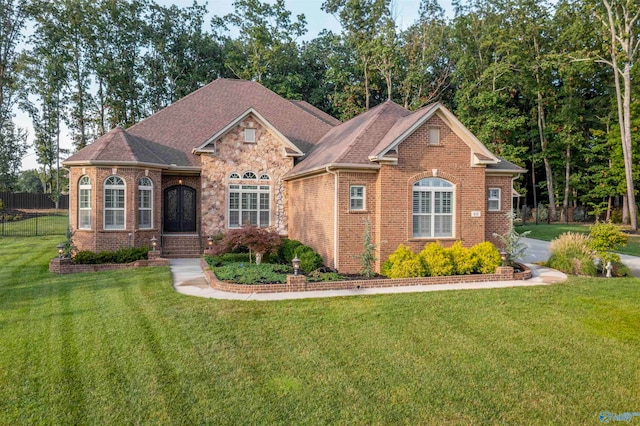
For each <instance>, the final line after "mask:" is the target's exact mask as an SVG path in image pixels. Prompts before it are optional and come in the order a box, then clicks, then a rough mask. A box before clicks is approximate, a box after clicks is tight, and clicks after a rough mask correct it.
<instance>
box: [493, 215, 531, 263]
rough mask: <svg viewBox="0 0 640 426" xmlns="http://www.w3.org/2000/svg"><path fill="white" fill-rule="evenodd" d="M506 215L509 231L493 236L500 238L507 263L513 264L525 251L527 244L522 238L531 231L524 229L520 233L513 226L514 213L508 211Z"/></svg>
mask: <svg viewBox="0 0 640 426" xmlns="http://www.w3.org/2000/svg"><path fill="white" fill-rule="evenodd" d="M506 216H507V220H508V221H509V223H510V224H511V225H510V228H509V231H508V232H507V233H506V234H504V235H500V234H497V233H494V234H493V236H494V237H495V238H497V239H498V240H500V242H501V243H502V246H503V247H504V252H505V254H506V256H507V258H506V262H507V265H509V266H515V263H516V261H517V260H520V259H522V258H523V257H524V254H525V251H526V249H527V245H526V244H525V243H524V242H523V241H522V238H524V237H526V236H527V235H529V234H530V233H531V231H524V232H523V233H522V234H520V233H518V231H516V229H515V228H514V226H513V220H514V219H515V214H514V213H513V212H508V213H507V214H506Z"/></svg>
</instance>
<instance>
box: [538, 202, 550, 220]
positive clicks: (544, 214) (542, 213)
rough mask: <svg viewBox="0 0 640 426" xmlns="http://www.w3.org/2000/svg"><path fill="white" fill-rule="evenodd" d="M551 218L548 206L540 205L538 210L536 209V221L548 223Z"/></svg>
mask: <svg viewBox="0 0 640 426" xmlns="http://www.w3.org/2000/svg"><path fill="white" fill-rule="evenodd" d="M548 218H549V210H548V209H547V206H545V205H544V204H542V203H539V204H538V208H537V209H536V220H537V221H539V222H546V221H547V219H548Z"/></svg>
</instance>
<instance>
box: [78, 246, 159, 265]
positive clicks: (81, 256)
mask: <svg viewBox="0 0 640 426" xmlns="http://www.w3.org/2000/svg"><path fill="white" fill-rule="evenodd" d="M148 254H149V247H127V248H122V249H120V250H117V251H101V252H100V253H94V252H92V251H88V250H83V251H79V252H77V253H76V254H75V256H74V257H73V263H75V264H79V265H81V264H84V265H97V264H104V263H131V262H135V261H137V260H144V259H147V258H148V257H149V255H148Z"/></svg>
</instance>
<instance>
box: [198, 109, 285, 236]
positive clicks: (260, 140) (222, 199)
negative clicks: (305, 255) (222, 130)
mask: <svg viewBox="0 0 640 426" xmlns="http://www.w3.org/2000/svg"><path fill="white" fill-rule="evenodd" d="M247 128H249V129H255V142H245V141H244V129H247ZM215 151H216V152H215V153H214V154H203V155H202V201H201V206H202V231H203V234H204V235H215V234H218V233H220V232H224V231H225V230H227V229H229V222H228V217H227V209H228V203H229V200H228V194H229V184H230V183H233V184H239V185H247V184H249V185H251V184H253V185H269V186H270V188H271V196H270V199H271V226H272V227H273V228H274V229H276V230H277V231H278V232H279V233H281V234H286V233H287V230H288V215H287V203H288V201H287V200H288V194H287V188H286V185H285V183H284V182H283V180H282V177H283V176H284V175H285V174H286V173H287V172H288V171H289V170H291V168H292V167H293V158H291V157H287V156H286V150H285V142H283V141H281V140H280V139H279V138H277V137H276V136H275V135H274V134H273V133H271V131H269V130H268V129H267V128H266V127H264V126H263V125H262V124H261V123H260V121H259V120H258V119H257V118H256V117H254V116H253V115H252V114H250V115H248V116H247V117H246V118H245V119H244V120H242V121H241V122H240V123H238V125H237V126H236V127H235V128H233V129H231V130H230V131H229V132H227V133H226V134H225V135H224V136H223V137H222V138H221V139H220V140H218V141H216V143H215ZM245 172H253V173H255V175H256V176H257V177H258V180H247V179H233V181H232V182H231V180H230V179H229V176H230V175H231V174H232V173H237V174H238V175H239V176H240V177H242V176H243V174H244V173H245ZM262 175H267V176H269V179H268V180H264V179H260V177H262Z"/></svg>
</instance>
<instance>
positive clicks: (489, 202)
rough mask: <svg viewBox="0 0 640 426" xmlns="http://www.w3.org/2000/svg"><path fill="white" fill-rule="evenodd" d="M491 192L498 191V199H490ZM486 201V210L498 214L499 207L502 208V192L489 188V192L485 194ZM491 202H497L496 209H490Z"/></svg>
mask: <svg viewBox="0 0 640 426" xmlns="http://www.w3.org/2000/svg"><path fill="white" fill-rule="evenodd" d="M491 191H498V198H495V197H491ZM487 201H488V206H487V210H489V211H490V212H499V211H501V208H500V206H502V190H501V188H489V191H488V194H487ZM492 201H497V202H498V208H497V209H494V208H491V202H492Z"/></svg>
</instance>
